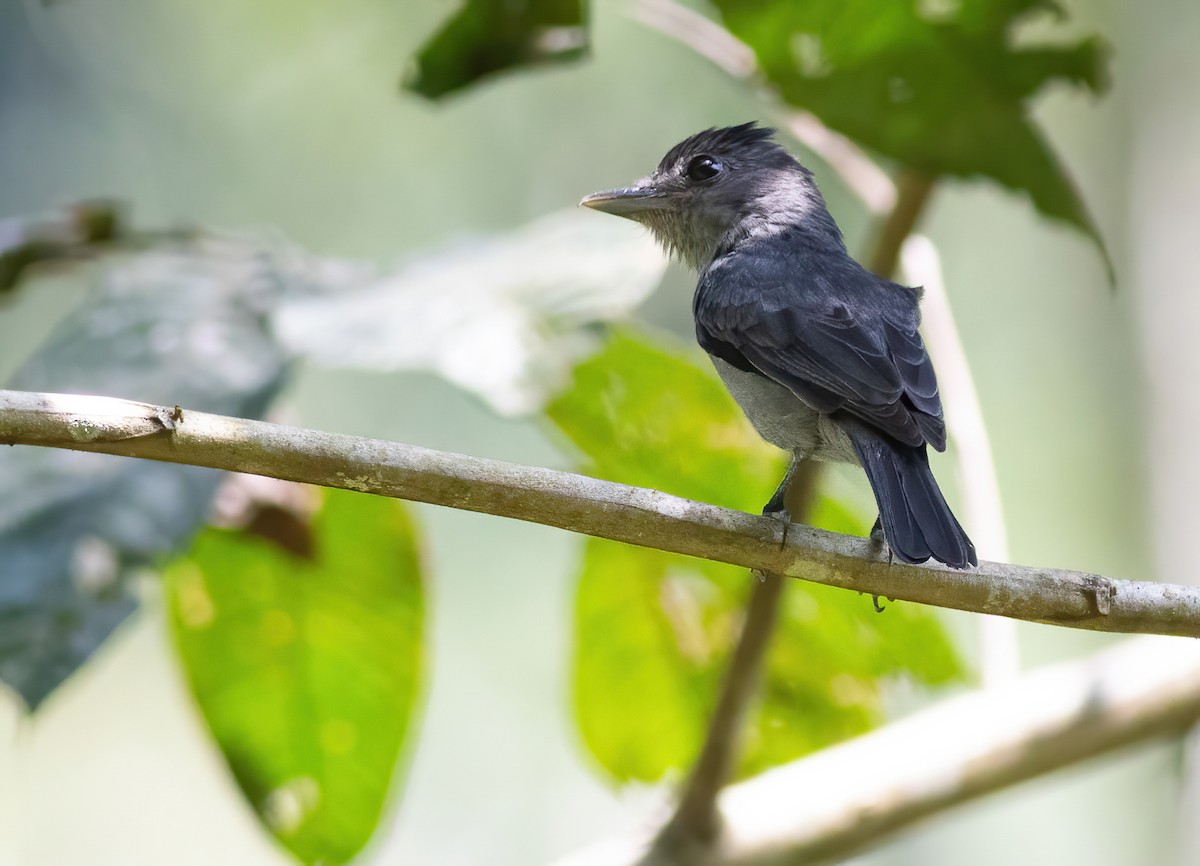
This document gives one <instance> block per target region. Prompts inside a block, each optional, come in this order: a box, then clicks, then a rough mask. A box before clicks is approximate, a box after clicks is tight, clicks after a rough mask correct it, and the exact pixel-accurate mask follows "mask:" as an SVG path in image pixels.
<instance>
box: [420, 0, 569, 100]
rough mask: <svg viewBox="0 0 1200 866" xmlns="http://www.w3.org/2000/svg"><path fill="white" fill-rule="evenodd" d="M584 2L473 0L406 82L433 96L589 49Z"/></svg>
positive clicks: (434, 41)
mask: <svg viewBox="0 0 1200 866" xmlns="http://www.w3.org/2000/svg"><path fill="white" fill-rule="evenodd" d="M584 15H585V8H584V0H503V2H496V0H467V3H466V5H465V6H464V7H463V8H462V9H461V10H459V12H457V13H456V14H455V15H454V17H453V18H451V19H450V20H449V21H448V22H447V23H446V24H445V25H444V26H443V27H442V29H441V30H440V31H438V33H437V34H436V35H435V36H434V37H433V38H432V39H430V40H429V42H427V43H426V44H425V46H424V47H422V48H421V50H420V52H419V53H418V54H417V56H416V58H415V59H414V61H413V66H412V69H411V70H410V71H409V73H408V74H407V75H406V76H405V80H404V86H405V87H406V88H407V89H409V90H411V91H413V92H414V93H419V94H420V95H421V96H425V97H428V98H429V99H440V98H441V97H443V96H446V95H447V94H449V93H452V92H454V91H456V90H460V89H462V88H464V87H468V86H470V85H472V84H475V83H476V82H477V81H478V80H479V79H481V78H485V77H487V76H490V75H494V74H496V73H498V72H504V71H507V70H512V69H515V68H518V67H521V66H540V65H546V64H550V63H562V62H564V61H568V60H577V59H579V58H581V57H583V56H584V55H585V54H586V53H587V49H588V28H587V23H586V21H585V20H584Z"/></svg>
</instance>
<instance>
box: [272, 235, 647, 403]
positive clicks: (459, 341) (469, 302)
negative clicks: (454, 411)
mask: <svg viewBox="0 0 1200 866" xmlns="http://www.w3.org/2000/svg"><path fill="white" fill-rule="evenodd" d="M589 216H592V215H591V214H584V213H578V212H567V213H560V214H552V215H550V216H547V217H543V218H542V219H539V220H536V221H534V222H532V223H530V224H528V225H526V226H523V227H522V228H520V229H518V230H516V231H514V232H510V233H508V234H506V235H501V236H499V237H494V238H484V239H477V240H474V241H472V242H470V243H462V244H459V245H457V246H455V247H453V248H451V249H449V250H446V251H443V252H440V253H435V254H433V255H428V256H423V257H421V258H419V259H416V260H414V261H412V262H410V263H408V264H407V265H405V266H402V267H400V268H398V269H396V270H394V271H392V272H390V273H389V272H380V271H379V270H378V269H373V268H364V267H355V266H351V265H343V266H342V267H341V269H340V270H338V269H337V268H336V267H335V266H334V265H332V264H329V263H326V264H325V268H326V272H325V274H324V279H325V288H324V290H322V291H321V292H319V293H314V294H313V295H312V296H310V297H300V298H293V299H291V300H289V301H287V302H286V303H284V304H283V305H282V306H281V308H280V309H279V310H278V312H277V313H276V318H275V332H276V334H277V336H278V337H279V339H280V341H281V342H282V343H283V344H284V345H286V346H287V347H288V348H289V349H291V350H292V351H294V352H296V353H298V354H302V355H304V356H306V357H307V358H309V359H310V360H313V361H315V362H317V363H320V364H327V365H332V366H340V367H360V368H366V369H374V370H398V369H414V368H415V369H429V370H432V371H434V372H435V373H438V374H439V375H441V376H443V377H444V378H446V379H448V380H449V381H451V382H453V383H454V384H456V385H458V386H460V387H462V388H464V389H466V390H468V391H470V392H472V393H474V394H475V395H477V396H479V397H481V398H482V399H484V400H486V401H487V402H488V404H489V405H491V406H492V408H494V409H495V410H496V411H498V412H500V413H502V414H516V413H522V412H529V411H531V410H535V409H538V408H540V407H541V405H542V403H543V402H544V401H545V399H546V395H547V394H548V393H550V392H552V391H557V390H558V389H559V388H561V387H562V386H563V385H564V384H565V382H566V379H567V377H568V375H569V372H570V368H571V365H572V364H573V363H574V362H575V360H577V359H578V358H580V357H582V356H583V355H585V354H587V353H588V352H589V351H591V350H593V349H594V348H595V342H596V340H595V335H594V334H592V333H590V332H589V330H588V329H589V328H590V326H592V325H594V324H595V323H596V322H603V321H606V320H610V319H614V318H618V317H620V316H623V315H625V314H627V313H628V312H629V311H630V310H632V309H633V308H634V307H636V306H637V305H638V304H640V303H641V302H642V300H644V299H645V298H646V296H648V295H649V294H650V292H651V291H653V289H654V288H655V287H656V286H657V285H658V283H659V280H660V279H661V278H662V274H663V271H664V270H665V269H666V264H667V262H666V259H665V258H664V256H663V254H662V253H661V252H660V251H659V250H658V248H657V247H656V245H655V244H654V242H653V241H652V240H651V239H650V238H649V237H648V236H646V234H645V233H644V232H641V231H639V230H638V229H637V228H636V227H634V226H631V225H628V224H622V223H621V222H619V221H617V220H596V219H588V217H589Z"/></svg>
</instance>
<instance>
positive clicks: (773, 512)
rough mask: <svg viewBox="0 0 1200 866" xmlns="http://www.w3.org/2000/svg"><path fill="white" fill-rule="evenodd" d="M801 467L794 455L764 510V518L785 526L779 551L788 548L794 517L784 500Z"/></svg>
mask: <svg viewBox="0 0 1200 866" xmlns="http://www.w3.org/2000/svg"><path fill="white" fill-rule="evenodd" d="M799 465H800V456H799V455H797V454H792V462H791V463H790V464H788V470H787V472H786V473H784V476H783V480H782V481H780V482H779V486H778V487H776V488H775V494H774V495H773V496H772V497H771V500H770V501H769V502H768V503H767V504H766V506H765V507H764V508H763V511H762V513H763V516H764V517H774V518H775V519H776V520H778V521H780V522H781V523H782V524H783V532H782V533H780V537H779V549H780V550H782V549H783V548H785V547H787V537H788V527H789V526H791V525H792V515H791V514H790V513H789V512H788V509H787V504H786V503H785V502H784V500H785V499H786V498H787V491H788V487H789V486H791V483H792V478H793V477H794V476H795V474H796V468H797V467H798V466H799ZM754 574H755V575H756V576H757V577H758V579H759V580H766V579H767V576H766V575H765V574H763V573H762V572H761V571H757V570H755V571H754Z"/></svg>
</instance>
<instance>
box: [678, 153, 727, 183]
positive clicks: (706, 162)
mask: <svg viewBox="0 0 1200 866" xmlns="http://www.w3.org/2000/svg"><path fill="white" fill-rule="evenodd" d="M724 169H725V166H723V165H721V163H719V162H717V161H716V160H715V159H713V158H712V157H711V156H697V157H696V158H695V159H693V160H692V161H691V162H689V163H688V167H687V171H686V172H685V174H686V175H687V176H688V177H689V178H691V179H692V180H712V179H713V178H714V177H716V176H717V175H718V174H720V173H721V172H722V171H724Z"/></svg>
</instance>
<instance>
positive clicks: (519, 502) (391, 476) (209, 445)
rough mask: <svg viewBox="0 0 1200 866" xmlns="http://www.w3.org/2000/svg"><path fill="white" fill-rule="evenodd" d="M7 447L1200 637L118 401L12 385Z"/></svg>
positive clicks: (677, 503) (1127, 603)
mask: <svg viewBox="0 0 1200 866" xmlns="http://www.w3.org/2000/svg"><path fill="white" fill-rule="evenodd" d="M0 444H8V445H43V446H49V447H54V448H68V449H72V450H76V451H92V452H99V453H105V454H119V455H123V456H126V457H141V458H145V459H149V460H161V461H166V462H170V463H184V464H188V465H193V466H209V467H213V468H216V469H226V470H230V471H233V472H248V473H250V474H253V475H266V476H269V477H272V478H282V479H285V480H288V481H299V482H304V483H308V484H320V485H323V486H326V487H339V488H344V489H347V490H357V491H360V492H363V493H374V494H378V495H381V496H394V497H397V498H400V499H410V500H413V501H416V502H428V503H433V504H435V505H446V506H449V507H451V508H460V509H464V510H467V511H478V512H483V513H486V514H495V515H500V516H503V517H513V518H516V519H518V520H527V521H531V522H533V523H541V524H544V525H546V526H556V527H558V528H560V529H567V530H570V531H572V532H581V533H584V534H587V535H593V536H596V537H599V538H608V539H612V540H614V541H622V542H625V543H627V544H636V545H639V546H642V547H651V548H655V549H658V550H665V551H668V552H671V553H682V554H684V555H687V556H695V557H700V558H702V559H711V560H714V561H717V562H727V563H730V564H732V565H739V566H743V567H745V568H750V569H754V570H757V571H765V572H770V573H774V574H779V575H782V576H784V577H794V578H799V579H803V580H809V581H813V582H814V583H822V584H826V585H828V586H838V587H842V588H843V589H851V590H855V591H857V592H864V593H873V594H876V595H881V596H885V597H888V598H893V599H903V600H906V601H915V602H920V603H922V604H932V605H937V606H940V607H949V608H955V609H958V610H967V611H974V612H976V613H991V614H997V615H1000V616H1009V617H1013V618H1015V619H1024V620H1031V621H1034V622H1044V623H1050V624H1054V625H1061V626H1067V627H1070V628H1081V629H1090V630H1093V631H1109V632H1139V633H1152V634H1169V635H1182V636H1186V637H1200V588H1197V587H1191V586H1175V585H1171V584H1160V583H1148V582H1138V581H1126V580H1113V579H1110V578H1106V577H1100V576H1098V575H1094V574H1087V573H1084V572H1079V571H1067V570H1055V569H1046V568H1028V567H1025V566H1019V565H1006V564H1003V563H995V562H981V563H980V564H979V567H978V568H973V569H970V570H967V571H955V570H953V569H948V568H945V567H944V566H940V565H908V564H904V563H899V562H897V563H889V562H888V561H887V555H886V553H885V552H884V551H881V550H880V548H879V546H878V545H876V544H874V543H873V542H871V541H869V540H868V539H865V538H854V537H851V536H848V535H838V534H837V533H833V532H825V531H824V530H820V529H814V528H812V527H809V526H803V525H798V524H793V525H792V526H791V527H789V529H788V532H787V535H786V538H785V537H784V534H783V531H782V526H781V524H780V522H779V521H778V520H774V519H772V518H770V517H762V516H757V515H751V514H745V513H743V512H740V511H733V510H731V509H728V508H718V507H717V506H715V505H706V504H704V503H700V502H692V501H690V500H687V499H681V498H680V497H678V496H671V495H669V494H666V493H662V492H660V491H657V490H647V489H645V488H641V487H631V486H629V485H626V484H616V483H613V482H611V481H602V480H599V479H596V478H588V477H586V476H583V475H575V474H572V473H569V472H557V471H554V470H551V469H541V468H535V467H529V466H519V465H517V464H514V463H505V462H502V461H499V460H486V459H483V458H479V457H469V456H467V455H463V454H451V453H447V452H444V451H432V450H430V449H427V448H418V447H416V446H414V445H403V444H400V443H396V442H384V441H381V440H378V439H364V438H361V437H357V436H345V435H341V434H337V433H321V432H318V431H315V430H305V429H301V428H297V427H286V426H283V425H279V424H269V423H266V422H264V421H248V420H244V419H240V418H228V417H225V416H222V415H210V414H207V413H202V412H192V411H190V410H187V411H184V410H180V409H179V408H178V407H176V408H175V409H170V408H167V407H163V406H153V405H150V404H148V403H136V402H132V401H129V400H118V399H114V398H109V397H81V396H70V395H61V394H33V393H27V392H22V391H0Z"/></svg>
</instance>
